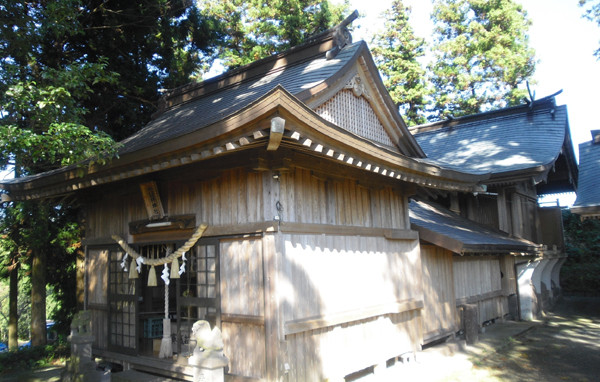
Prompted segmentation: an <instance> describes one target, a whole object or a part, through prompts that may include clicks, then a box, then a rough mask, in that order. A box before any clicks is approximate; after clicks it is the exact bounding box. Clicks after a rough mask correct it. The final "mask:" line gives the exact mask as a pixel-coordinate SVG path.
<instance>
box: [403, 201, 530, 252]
mask: <svg viewBox="0 0 600 382" xmlns="http://www.w3.org/2000/svg"><path fill="white" fill-rule="evenodd" d="M409 209H410V212H409V213H410V223H411V227H412V229H414V230H416V231H418V232H419V237H420V238H421V239H422V240H425V241H428V242H430V243H432V244H435V245H437V246H440V247H442V248H445V249H448V250H450V251H452V252H454V253H458V254H461V255H463V254H485V253H491V254H503V253H535V252H537V251H539V250H541V246H540V245H538V244H535V243H533V242H530V241H528V240H524V239H519V238H514V237H510V236H508V235H507V234H505V233H503V232H500V231H495V230H493V229H490V228H488V227H485V226H483V225H480V224H477V223H475V222H473V221H472V220H469V219H466V218H463V217H462V216H460V215H458V214H456V213H454V212H451V211H449V210H447V209H445V208H444V207H442V206H439V205H437V204H434V203H431V202H425V201H421V200H411V201H410V205H409Z"/></svg>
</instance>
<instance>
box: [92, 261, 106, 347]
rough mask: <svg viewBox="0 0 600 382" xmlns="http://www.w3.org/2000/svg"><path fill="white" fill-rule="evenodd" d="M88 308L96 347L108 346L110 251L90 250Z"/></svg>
mask: <svg viewBox="0 0 600 382" xmlns="http://www.w3.org/2000/svg"><path fill="white" fill-rule="evenodd" d="M87 280H88V281H87V282H88V290H87V293H88V297H87V299H88V308H89V310H90V311H91V312H92V331H93V333H94V347H97V348H99V349H107V347H108V342H107V340H108V251H107V250H94V249H91V250H88V254H87Z"/></svg>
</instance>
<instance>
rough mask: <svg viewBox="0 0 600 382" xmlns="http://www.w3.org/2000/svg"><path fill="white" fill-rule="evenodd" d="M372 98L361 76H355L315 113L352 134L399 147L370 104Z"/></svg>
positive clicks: (392, 146)
mask: <svg viewBox="0 0 600 382" xmlns="http://www.w3.org/2000/svg"><path fill="white" fill-rule="evenodd" d="M370 99H371V96H370V94H369V91H368V89H367V87H366V86H365V84H364V83H363V81H362V78H361V77H360V76H355V77H353V78H352V79H351V80H350V81H349V82H348V84H346V86H344V88H343V89H342V90H340V91H339V92H338V93H337V94H335V95H334V96H333V97H332V98H331V99H329V100H328V101H327V102H325V103H324V104H322V105H321V106H319V107H317V108H316V109H315V112H316V113H317V114H319V115H320V116H321V117H322V118H324V119H325V120H327V121H329V122H331V123H333V124H336V125H338V126H340V127H342V128H344V129H345V130H348V131H350V132H351V133H354V134H356V135H358V136H361V137H363V138H366V139H369V140H371V141H374V142H377V143H379V144H382V145H385V146H388V147H390V148H396V145H394V143H393V142H392V140H391V139H390V137H389V135H388V134H387V132H386V131H385V128H384V127H383V125H382V124H381V122H380V121H379V118H377V114H375V111H374V110H373V108H372V107H371V105H370V104H369V100H370Z"/></svg>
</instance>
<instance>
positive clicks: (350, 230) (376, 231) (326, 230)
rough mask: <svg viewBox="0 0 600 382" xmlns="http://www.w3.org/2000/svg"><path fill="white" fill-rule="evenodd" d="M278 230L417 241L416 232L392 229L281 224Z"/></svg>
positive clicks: (417, 235)
mask: <svg viewBox="0 0 600 382" xmlns="http://www.w3.org/2000/svg"><path fill="white" fill-rule="evenodd" d="M279 230H280V231H281V232H285V233H297V234H315V235H320V234H325V235H343V236H376V237H385V238H386V239H389V240H417V239H418V238H419V234H418V233H417V232H416V231H412V230H405V229H392V228H370V227H362V226H340V225H332V224H312V223H292V222H281V224H280V226H279Z"/></svg>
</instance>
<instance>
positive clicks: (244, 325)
mask: <svg viewBox="0 0 600 382" xmlns="http://www.w3.org/2000/svg"><path fill="white" fill-rule="evenodd" d="M220 268H221V275H220V280H221V286H220V288H221V313H222V315H223V318H222V325H221V326H222V332H223V341H224V344H225V348H224V352H225V354H226V355H227V356H228V357H229V360H230V363H229V373H230V374H233V375H243V376H246V377H254V378H263V377H264V376H265V369H266V362H265V351H266V349H265V327H264V323H260V321H261V320H264V314H265V311H264V307H265V303H264V290H263V285H264V283H263V258H262V238H256V239H245V240H226V241H222V242H221V258H220ZM227 317H236V318H234V319H228V318H227ZM244 318H248V320H246V321H247V322H244ZM254 318H256V319H259V320H255V321H252V322H250V321H251V319H254Z"/></svg>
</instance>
